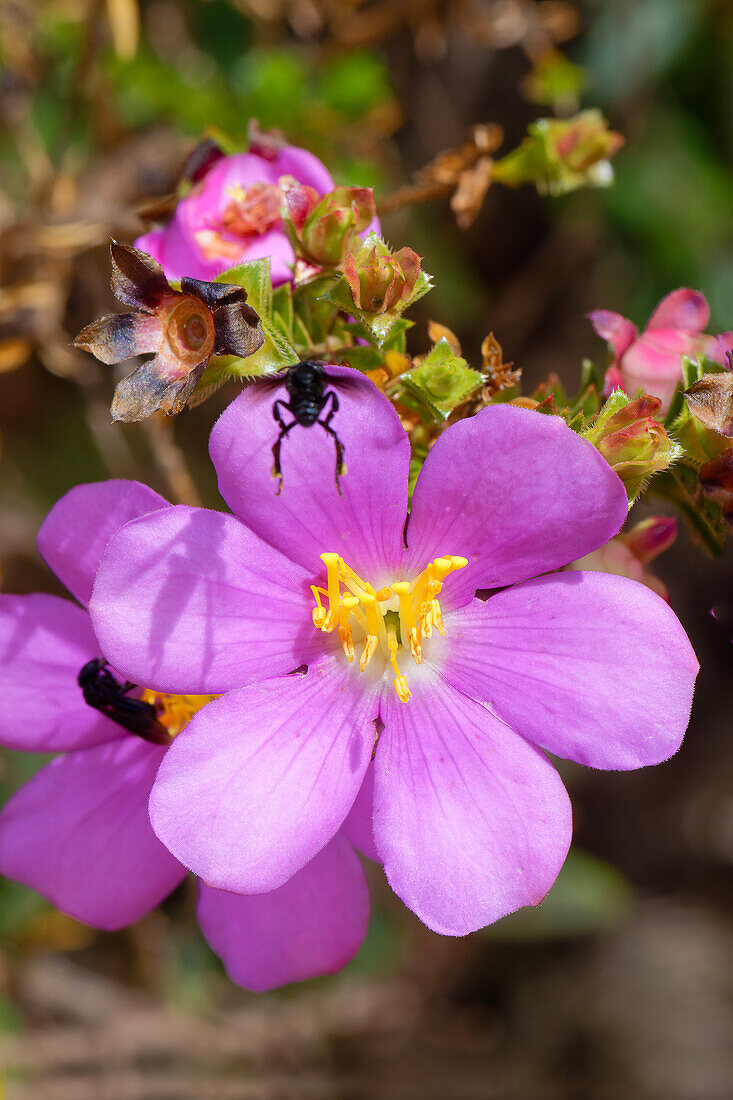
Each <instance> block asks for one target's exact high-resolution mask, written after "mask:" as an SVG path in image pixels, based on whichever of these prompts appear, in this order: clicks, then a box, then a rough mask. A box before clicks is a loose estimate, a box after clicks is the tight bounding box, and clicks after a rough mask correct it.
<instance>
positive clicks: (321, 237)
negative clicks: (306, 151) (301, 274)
mask: <svg viewBox="0 0 733 1100" xmlns="http://www.w3.org/2000/svg"><path fill="white" fill-rule="evenodd" d="M281 189H282V194H283V204H282V211H281V212H282V217H283V222H284V223H285V228H286V229H287V232H288V236H289V237H290V241H291V244H292V245H293V249H294V251H295V253H296V255H297V256H299V257H300V258H301V259H303V260H306V261H307V263H309V264H312V265H313V266H315V267H336V266H337V265H338V264H340V263H341V262H342V261H343V259H344V257H345V255H346V254H347V252H349V250H350V249H351V248H352V246H353V244H354V241H355V238H356V237H357V235H358V234H359V233H360V232H361V231H362V230H364V229H366V227H367V226H368V225H369V223H370V222H371V221H372V220H373V219H374V218H375V217H376V207H375V205H374V193H373V192H372V190H371V188H368V187H337V188H336V189H335V190H334V191H330V192H329V193H328V194H327V195H324V196H323V198H321V199H319V198H318V195H317V193H316V192H315V191H314V190H313V188H312V187H306V186H305V185H304V184H301V183H297V182H296V181H295V180H292V179H289V178H287V177H286V178H284V179H283V180H282V181H281Z"/></svg>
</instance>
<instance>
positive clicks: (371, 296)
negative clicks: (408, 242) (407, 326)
mask: <svg viewBox="0 0 733 1100" xmlns="http://www.w3.org/2000/svg"><path fill="white" fill-rule="evenodd" d="M419 274H420V257H419V256H418V254H417V252H414V251H413V250H412V249H411V248H408V247H407V246H405V247H404V248H401V249H400V250H399V251H398V252H390V250H389V248H388V246H387V245H386V244H385V243H384V241H382V240H379V239H377V240H376V241H375V242H374V243H372V244H371V245H369V244H362V245H361V247H359V248H357V249H356V251H353V252H350V253H349V255H348V256H347V257H346V259H345V260H344V276H345V277H346V281H347V282H348V284H349V287H350V289H351V295H352V297H353V299H354V305H355V306H356V307H357V308H358V309H363V310H364V312H365V313H387V312H388V311H389V310H391V309H395V308H396V307H398V306H399V305H401V304H402V303H407V302H408V301H409V299H410V297H411V295H412V292H413V291H414V289H415V283H416V282H417V278H418V275H419Z"/></svg>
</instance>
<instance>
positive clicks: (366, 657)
mask: <svg viewBox="0 0 733 1100" xmlns="http://www.w3.org/2000/svg"><path fill="white" fill-rule="evenodd" d="M378 645H379V638H377V636H376V634H367V636H366V638H365V639H364V649H363V650H362V653H361V660H360V661H359V672H363V671H364V669H365V668H366V667H367V665H368V664H369V662H370V661H371V659H372V657H373V656H374V654H375V653H376V651H377V646H378Z"/></svg>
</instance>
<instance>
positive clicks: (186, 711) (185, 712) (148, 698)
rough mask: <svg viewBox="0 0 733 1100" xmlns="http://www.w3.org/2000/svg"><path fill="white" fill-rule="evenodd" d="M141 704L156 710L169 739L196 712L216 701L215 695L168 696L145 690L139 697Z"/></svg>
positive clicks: (159, 692) (164, 693) (175, 734)
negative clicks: (149, 705) (147, 704)
mask: <svg viewBox="0 0 733 1100" xmlns="http://www.w3.org/2000/svg"><path fill="white" fill-rule="evenodd" d="M140 698H141V699H142V700H143V702H145V703H152V704H153V706H154V707H156V708H157V710H158V715H157V717H158V721H159V722H161V723H162V724H163V725H164V726H165V728H166V729H167V730H168V733H169V734H170V735H171V737H176V736H177V734H179V733H180V732H181V730H182V729H184V728H185V727H186V726H187V725H188V723H189V722H190V721H191V719H192V718H193V716H194V714H196V712H197V711H199V710H201V708H202V707H205V706H206V704H207V703H210V702H211V701H212V699H216V698H217V696H216V695H168V694H167V692H164V691H151V690H150V689H149V688H146V689H145V691H143V693H142V695H141V697H140Z"/></svg>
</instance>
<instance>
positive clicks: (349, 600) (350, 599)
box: [338, 596, 359, 664]
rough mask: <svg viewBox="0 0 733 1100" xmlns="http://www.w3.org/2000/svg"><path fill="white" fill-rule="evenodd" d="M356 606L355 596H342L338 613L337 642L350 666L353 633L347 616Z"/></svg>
mask: <svg viewBox="0 0 733 1100" xmlns="http://www.w3.org/2000/svg"><path fill="white" fill-rule="evenodd" d="M358 604H359V601H358V600H357V598H356V596H344V598H343V600H342V601H341V611H340V613H339V630H338V634H339V641H340V642H341V646H342V649H343V651H344V653H345V654H346V660H347V661H348V662H349V664H352V663H353V660H354V632H353V630H352V628H351V624H350V623H349V615H350V614H351V612H352V611H353V610H354V608H355V607H357V606H358Z"/></svg>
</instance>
